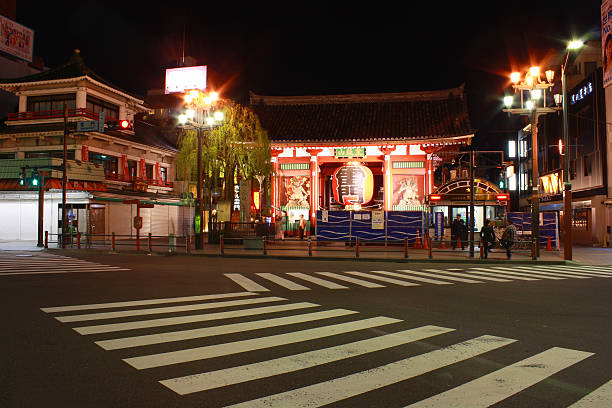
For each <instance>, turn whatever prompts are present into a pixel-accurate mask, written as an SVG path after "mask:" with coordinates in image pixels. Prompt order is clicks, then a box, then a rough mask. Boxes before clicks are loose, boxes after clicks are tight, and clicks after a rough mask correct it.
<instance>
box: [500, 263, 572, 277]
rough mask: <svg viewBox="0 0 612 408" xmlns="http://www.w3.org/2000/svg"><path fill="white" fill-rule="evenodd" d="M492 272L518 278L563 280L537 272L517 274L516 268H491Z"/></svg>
mask: <svg viewBox="0 0 612 408" xmlns="http://www.w3.org/2000/svg"><path fill="white" fill-rule="evenodd" d="M491 269H493V270H496V271H501V272H503V273H507V274H509V275H518V276H529V277H532V278H538V279H550V280H563V279H565V278H562V277H559V276H552V275H549V274H541V273H539V272H538V271H536V272H527V271H523V272H517V271H516V268H507V267H504V266H497V267H495V268H491Z"/></svg>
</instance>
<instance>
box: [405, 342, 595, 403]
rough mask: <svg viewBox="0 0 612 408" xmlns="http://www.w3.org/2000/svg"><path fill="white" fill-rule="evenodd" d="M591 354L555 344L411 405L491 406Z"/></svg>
mask: <svg viewBox="0 0 612 408" xmlns="http://www.w3.org/2000/svg"><path fill="white" fill-rule="evenodd" d="M592 355H593V353H588V352H584V351H577V350H570V349H565V348H560V347H554V348H552V349H550V350H546V351H545V352H543V353H540V354H537V355H535V356H532V357H529V358H527V359H525V360H522V361H519V362H517V363H514V364H512V365H509V366H507V367H504V368H502V369H501V370H497V371H495V372H493V373H491V374H487V375H485V376H482V377H480V378H478V379H476V380H473V381H470V382H469V383H467V384H463V385H460V386H458V387H455V388H453V389H452V390H449V391H446V392H443V393H441V394H438V395H436V396H434V397H431V398H428V399H426V400H423V401H420V402H417V403H416V404H412V405H410V407H412V408H436V407H489V406H491V405H493V404H496V403H498V402H500V401H502V400H504V399H506V398H508V397H511V396H512V395H514V394H516V393H518V392H519V391H522V390H523V389H525V388H527V387H530V386H532V385H534V384H536V383H538V382H540V381H542V380H544V379H546V378H548V377H550V376H551V375H553V374H555V373H557V372H559V371H561V370H563V369H565V368H567V367H569V366H571V365H574V364H576V363H578V362H580V361H582V360H584V359H585V358H587V357H590V356H592ZM485 390H486V391H485Z"/></svg>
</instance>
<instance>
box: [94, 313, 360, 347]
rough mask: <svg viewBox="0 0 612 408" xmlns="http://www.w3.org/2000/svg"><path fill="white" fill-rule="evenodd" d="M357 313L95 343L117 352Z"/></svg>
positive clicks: (288, 318)
mask: <svg viewBox="0 0 612 408" xmlns="http://www.w3.org/2000/svg"><path fill="white" fill-rule="evenodd" d="M354 313H358V312H355V311H353V310H346V309H333V310H325V311H322V312H313V313H305V314H300V315H293V316H285V317H277V318H273V319H264V320H254V321H250V322H243V323H233V324H225V325H221V326H213V327H204V328H200V329H191V330H180V331H174V332H167V333H158V334H149V335H145V336H134V337H124V338H120V339H112V340H101V341H96V342H95V343H96V344H97V345H98V346H100V347H102V348H103V349H104V350H117V349H122V348H130V347H139V346H147V345H151V344H160V343H170V342H173V341H182V340H190V339H199V338H204V337H211V336H219V335H222V334H230V333H239V332H246V331H251V330H258V329H265V328H270V327H279V326H286V325H290V324H296V323H305V322H312V321H315V320H323V319H331V318H333V317H340V316H346V315H350V314H354Z"/></svg>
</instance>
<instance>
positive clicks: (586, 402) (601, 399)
mask: <svg viewBox="0 0 612 408" xmlns="http://www.w3.org/2000/svg"><path fill="white" fill-rule="evenodd" d="M610 407H612V380H610V381H608V382H607V383H605V384H604V385H602V386H601V387H599V388H597V389H596V390H595V391H593V392H591V393H589V394H588V395H586V396H585V397H584V398H581V399H580V400H578V401H576V403H574V404H572V405H570V406H569V407H568V408H610Z"/></svg>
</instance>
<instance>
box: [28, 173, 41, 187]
mask: <svg viewBox="0 0 612 408" xmlns="http://www.w3.org/2000/svg"><path fill="white" fill-rule="evenodd" d="M30 184H31V185H32V187H38V186H39V185H40V173H39V172H38V170H36V169H34V171H33V172H32V180H31V181H30Z"/></svg>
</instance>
